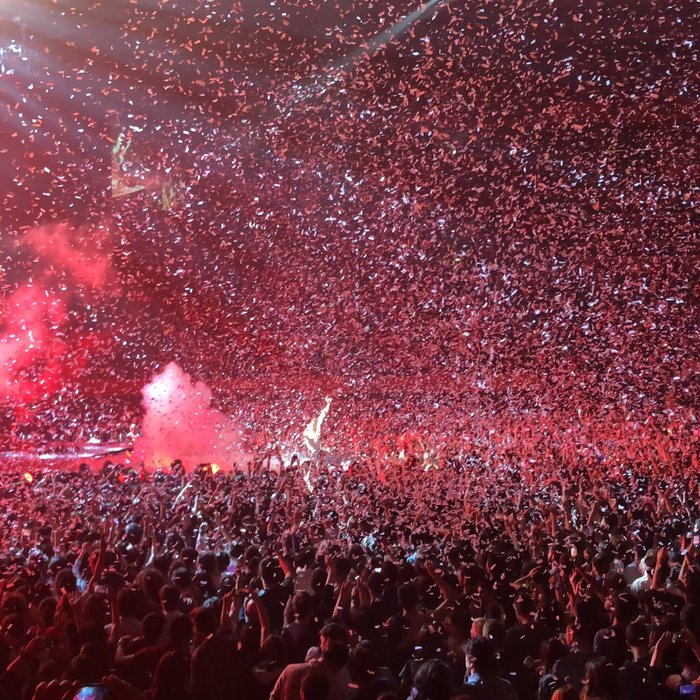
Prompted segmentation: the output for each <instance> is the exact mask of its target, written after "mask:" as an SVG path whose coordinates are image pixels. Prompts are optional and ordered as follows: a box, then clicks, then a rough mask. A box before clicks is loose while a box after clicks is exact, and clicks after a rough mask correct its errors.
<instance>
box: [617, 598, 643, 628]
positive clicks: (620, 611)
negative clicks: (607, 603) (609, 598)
mask: <svg viewBox="0 0 700 700" xmlns="http://www.w3.org/2000/svg"><path fill="white" fill-rule="evenodd" d="M612 614H613V620H614V623H615V624H616V625H627V624H629V623H630V622H632V620H634V618H635V617H637V615H638V614H639V604H638V602H637V599H636V598H635V597H634V596H633V595H632V594H631V593H620V594H618V595H616V596H615V597H614V598H613V602H612Z"/></svg>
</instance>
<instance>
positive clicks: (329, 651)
mask: <svg viewBox="0 0 700 700" xmlns="http://www.w3.org/2000/svg"><path fill="white" fill-rule="evenodd" d="M321 658H322V659H323V661H324V662H325V663H326V665H327V666H328V668H329V669H330V670H331V671H332V672H333V673H337V672H338V671H340V669H341V668H343V666H345V664H346V663H347V662H348V645H347V644H346V643H345V642H339V641H333V642H331V643H330V644H329V645H328V646H327V648H326V649H325V651H323V652H322V657H321Z"/></svg>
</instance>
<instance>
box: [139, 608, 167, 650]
mask: <svg viewBox="0 0 700 700" xmlns="http://www.w3.org/2000/svg"><path fill="white" fill-rule="evenodd" d="M164 629H165V615H163V613H155V612H154V613H148V615H146V616H145V617H144V618H143V638H144V641H145V642H146V644H148V645H149V646H153V645H155V644H156V643H157V642H158V640H159V639H160V636H161V635H162V634H163V630H164Z"/></svg>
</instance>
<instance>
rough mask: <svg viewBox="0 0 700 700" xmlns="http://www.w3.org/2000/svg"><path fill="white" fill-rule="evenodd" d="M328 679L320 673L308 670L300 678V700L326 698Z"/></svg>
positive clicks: (320, 699) (328, 688) (323, 699)
mask: <svg viewBox="0 0 700 700" xmlns="http://www.w3.org/2000/svg"><path fill="white" fill-rule="evenodd" d="M330 687H331V685H330V681H329V680H328V678H326V676H324V675H323V674H321V673H315V672H314V671H309V672H308V673H307V674H306V675H305V676H304V677H303V678H302V679H301V688H300V690H299V698H300V700H326V699H327V698H328V691H329V690H330Z"/></svg>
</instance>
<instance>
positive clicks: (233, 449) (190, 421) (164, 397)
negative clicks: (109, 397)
mask: <svg viewBox="0 0 700 700" xmlns="http://www.w3.org/2000/svg"><path fill="white" fill-rule="evenodd" d="M142 394H143V406H144V410H145V415H144V418H143V427H142V436H141V437H140V438H139V439H138V440H137V441H136V444H135V446H134V459H135V460H136V461H138V462H143V463H144V466H145V467H146V468H147V469H153V468H158V467H164V468H167V467H168V466H170V464H171V463H172V462H173V460H175V459H180V460H182V463H183V465H184V466H185V467H186V468H188V469H193V468H194V467H196V466H197V465H198V464H204V463H209V464H216V465H217V468H221V469H226V470H230V469H233V468H234V466H236V465H237V466H238V467H242V466H244V464H245V461H246V459H247V456H246V454H245V452H244V451H243V449H242V433H241V430H240V429H239V427H238V426H237V425H236V423H235V422H234V421H233V420H232V419H231V418H229V417H228V416H226V415H224V414H223V413H221V412H220V411H218V410H216V409H215V408H213V407H212V406H211V399H212V394H211V390H210V389H209V387H208V386H207V385H206V384H204V382H193V381H192V378H191V377H190V376H189V375H188V374H185V373H184V372H183V371H182V369H181V368H180V367H179V366H178V365H177V364H176V363H174V362H170V363H169V364H168V365H166V366H165V368H164V369H163V371H162V372H161V373H160V374H158V375H156V376H155V377H154V378H153V379H152V380H151V382H150V383H149V384H147V385H146V386H145V387H144V388H143V390H142Z"/></svg>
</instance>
